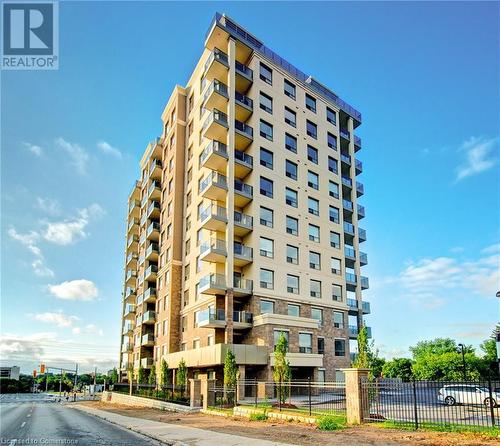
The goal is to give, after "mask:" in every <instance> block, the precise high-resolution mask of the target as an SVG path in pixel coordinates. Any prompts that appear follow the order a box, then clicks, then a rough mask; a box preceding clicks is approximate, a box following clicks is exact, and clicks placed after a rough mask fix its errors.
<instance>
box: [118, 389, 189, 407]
mask: <svg viewBox="0 0 500 446" xmlns="http://www.w3.org/2000/svg"><path fill="white" fill-rule="evenodd" d="M110 390H111V391H113V392H118V393H124V394H127V395H129V394H130V385H129V384H128V383H117V384H113V385H112V386H110ZM132 395H133V396H142V397H144V398H152V399H155V400H160V401H166V402H169V403H177V404H182V405H184V406H189V394H188V393H187V392H186V389H185V388H184V387H179V386H175V385H173V384H168V385H166V386H155V385H154V384H136V383H134V384H132Z"/></svg>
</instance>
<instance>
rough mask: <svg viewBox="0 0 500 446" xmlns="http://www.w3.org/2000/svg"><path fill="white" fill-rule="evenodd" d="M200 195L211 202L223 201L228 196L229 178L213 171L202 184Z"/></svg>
mask: <svg viewBox="0 0 500 446" xmlns="http://www.w3.org/2000/svg"><path fill="white" fill-rule="evenodd" d="M200 194H201V195H202V196H203V197H204V198H207V199H209V200H215V201H221V200H222V199H223V198H225V196H226V194H227V178H226V177H225V176H224V175H222V174H220V173H218V172H216V171H214V170H212V171H211V172H210V173H209V174H208V176H206V177H205V178H203V180H202V181H201V182H200Z"/></svg>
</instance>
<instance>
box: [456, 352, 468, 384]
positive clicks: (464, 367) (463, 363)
mask: <svg viewBox="0 0 500 446" xmlns="http://www.w3.org/2000/svg"><path fill="white" fill-rule="evenodd" d="M458 346H459V347H460V350H461V351H462V366H463V369H464V370H463V373H464V381H467V368H466V366H465V345H464V344H458Z"/></svg>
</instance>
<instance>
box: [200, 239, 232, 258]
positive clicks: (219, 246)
mask: <svg viewBox="0 0 500 446" xmlns="http://www.w3.org/2000/svg"><path fill="white" fill-rule="evenodd" d="M207 251H219V252H221V253H225V252H227V249H226V241H225V240H222V239H218V238H213V239H211V240H207V241H205V242H202V243H201V244H200V255H203V254H204V253H206V252H207Z"/></svg>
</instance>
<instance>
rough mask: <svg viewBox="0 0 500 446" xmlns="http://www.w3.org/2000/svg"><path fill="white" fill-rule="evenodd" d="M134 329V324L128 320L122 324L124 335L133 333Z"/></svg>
mask: <svg viewBox="0 0 500 446" xmlns="http://www.w3.org/2000/svg"><path fill="white" fill-rule="evenodd" d="M134 329H135V324H134V323H133V322H130V321H126V322H125V323H124V324H123V332H122V333H123V334H124V335H130V334H132V333H133V331H134Z"/></svg>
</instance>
